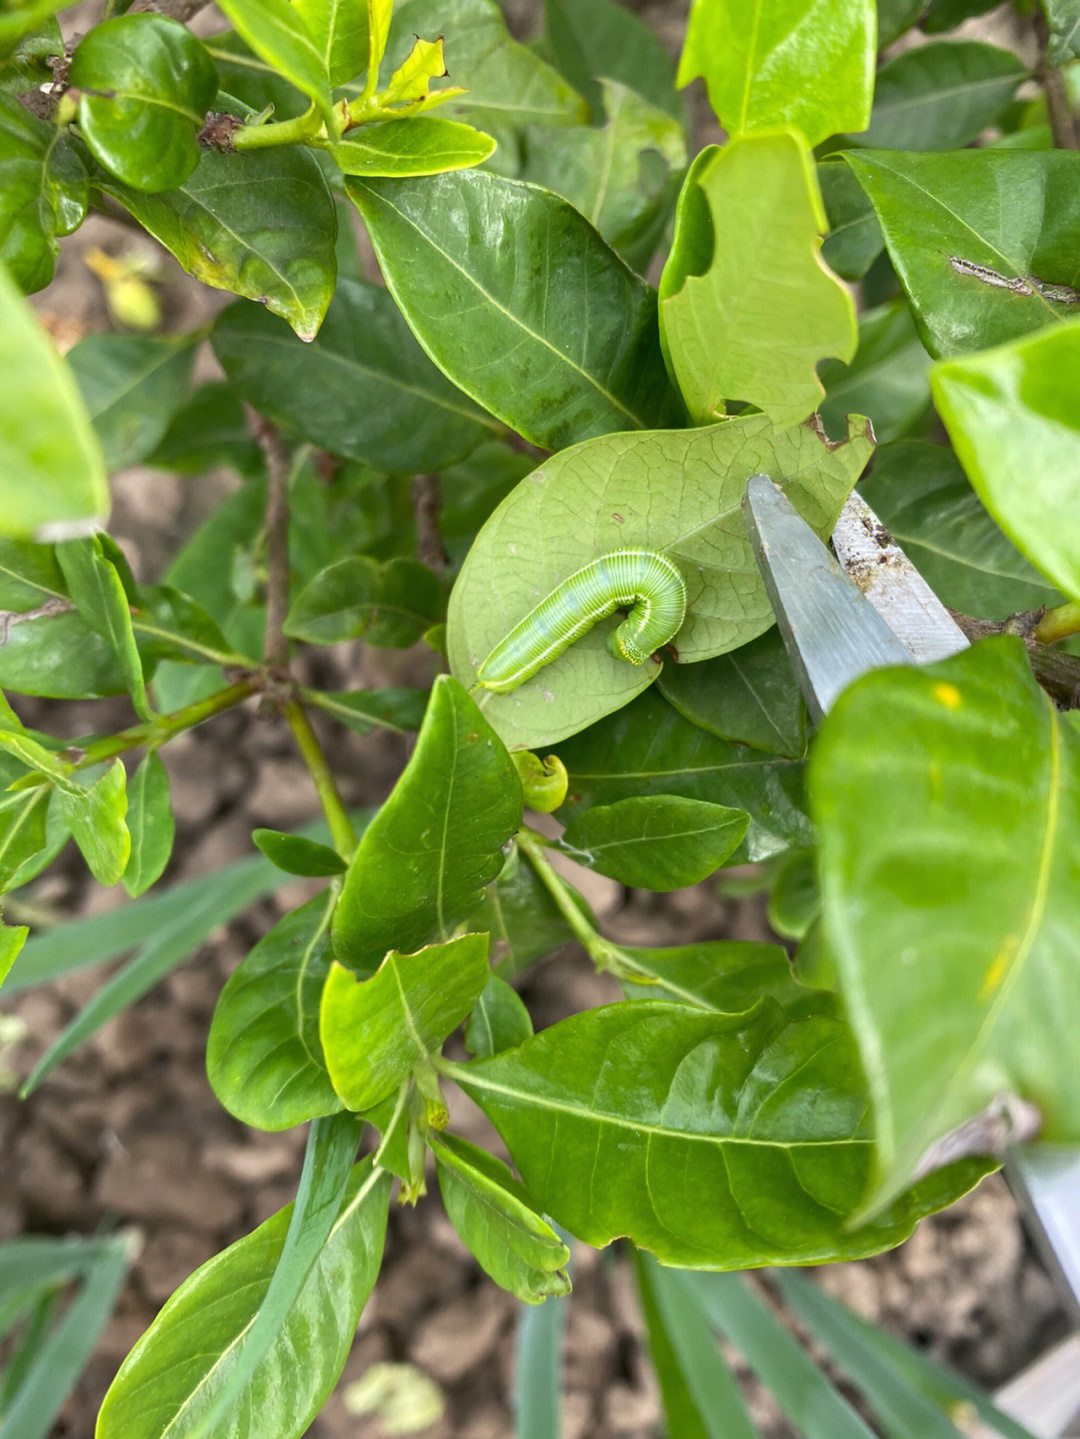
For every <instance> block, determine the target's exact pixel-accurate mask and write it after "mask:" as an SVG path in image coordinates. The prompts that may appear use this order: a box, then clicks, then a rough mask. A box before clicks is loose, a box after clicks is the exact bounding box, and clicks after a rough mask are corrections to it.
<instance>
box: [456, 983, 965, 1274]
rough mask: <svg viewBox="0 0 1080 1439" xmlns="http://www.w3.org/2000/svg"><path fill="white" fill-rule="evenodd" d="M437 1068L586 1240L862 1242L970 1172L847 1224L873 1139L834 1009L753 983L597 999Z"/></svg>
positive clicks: (715, 1244) (909, 1222) (797, 1256)
mask: <svg viewBox="0 0 1080 1439" xmlns="http://www.w3.org/2000/svg"><path fill="white" fill-rule="evenodd" d="M453 1078H454V1080H455V1081H456V1082H457V1083H458V1084H460V1085H461V1087H462V1088H463V1089H464V1090H465V1092H466V1093H467V1094H468V1095H469V1096H470V1098H472V1099H473V1100H475V1102H476V1103H477V1104H479V1105H480V1106H481V1108H483V1110H484V1112H485V1113H486V1114H487V1115H488V1117H489V1118H490V1119H491V1120H492V1122H493V1123H494V1125H495V1127H496V1128H497V1129H498V1130H499V1133H500V1134H501V1135H502V1137H503V1139H504V1140H505V1142H506V1144H507V1147H508V1149H509V1150H510V1153H511V1156H512V1157H513V1160H514V1163H515V1165H516V1166H517V1168H518V1170H519V1172H520V1174H521V1176H522V1179H523V1180H524V1181H525V1185H526V1187H527V1189H528V1190H529V1193H530V1194H531V1195H532V1197H533V1199H534V1201H535V1202H536V1203H538V1204H539V1205H541V1206H542V1207H543V1208H544V1210H545V1211H546V1212H548V1213H550V1214H551V1215H552V1216H553V1217H554V1218H555V1219H556V1220H557V1221H558V1222H559V1223H561V1224H563V1225H564V1226H565V1227H566V1228H568V1229H569V1230H570V1231H571V1233H573V1234H576V1235H577V1236H578V1237H579V1238H580V1239H582V1240H584V1241H585V1242H586V1243H588V1244H593V1245H604V1244H607V1243H610V1241H611V1240H612V1239H614V1238H616V1237H617V1236H619V1235H628V1236H629V1237H630V1238H632V1239H633V1241H634V1242H635V1243H636V1244H638V1245H639V1246H640V1247H642V1248H644V1249H649V1250H651V1251H652V1252H653V1253H655V1254H656V1256H657V1257H658V1258H659V1259H661V1260H662V1261H664V1262H665V1263H668V1264H682V1265H686V1266H688V1267H707V1268H727V1269H742V1268H747V1267H750V1266H753V1265H756V1264H764V1263H776V1262H786V1263H792V1262H802V1263H810V1262H813V1261H814V1260H815V1259H818V1260H822V1259H825V1258H826V1257H827V1258H829V1259H839V1258H841V1257H847V1258H853V1257H855V1256H857V1255H865V1254H871V1253H875V1252H877V1251H879V1250H881V1249H885V1248H889V1247H890V1246H891V1245H893V1244H896V1243H899V1242H900V1240H901V1239H903V1238H905V1237H906V1236H907V1235H908V1234H909V1233H910V1232H911V1230H912V1229H913V1228H914V1226H915V1224H916V1223H917V1222H918V1219H919V1218H921V1217H922V1215H923V1214H924V1213H926V1212H928V1210H930V1209H933V1208H935V1207H938V1206H939V1205H941V1204H943V1203H948V1202H951V1200H952V1199H953V1198H955V1197H956V1195H957V1194H958V1193H960V1192H962V1191H963V1189H965V1188H967V1187H969V1186H970V1184H971V1183H973V1182H974V1181H975V1179H976V1178H977V1177H979V1175H980V1174H981V1172H982V1171H981V1169H980V1168H979V1166H978V1165H976V1164H969V1165H967V1166H956V1167H954V1170H953V1171H952V1172H949V1171H945V1172H943V1173H942V1174H939V1175H935V1176H932V1177H931V1178H930V1179H929V1180H926V1181H924V1182H923V1184H922V1186H921V1187H920V1188H918V1189H916V1190H912V1191H909V1192H908V1193H907V1194H905V1195H904V1196H903V1198H902V1199H900V1200H899V1201H897V1203H896V1204H895V1205H894V1206H893V1208H892V1209H891V1210H890V1211H888V1212H887V1213H886V1214H885V1215H883V1216H881V1217H880V1218H879V1219H878V1220H876V1221H875V1222H874V1223H872V1224H869V1225H866V1226H864V1227H863V1228H861V1229H858V1230H850V1229H848V1228H847V1226H846V1224H845V1218H846V1216H847V1215H849V1214H850V1213H852V1211H853V1210H854V1209H855V1207H856V1205H857V1204H858V1201H859V1198H860V1197H861V1193H862V1189H863V1186H864V1185H865V1182H866V1179H867V1176H868V1174H869V1171H870V1166H871V1162H872V1152H873V1145H872V1143H871V1142H870V1138H869V1135H868V1133H867V1130H866V1127H865V1121H864V1116H865V1110H866V1093H865V1089H864V1087H863V1082H862V1078H861V1074H860V1071H859V1061H858V1055H857V1052H856V1050H855V1045H854V1041H853V1039H852V1037H851V1034H850V1032H849V1031H848V1030H847V1027H846V1026H845V1025H844V1024H843V1023H842V1022H841V1021H839V1020H836V1019H829V1018H825V1017H821V1016H815V1017H812V1018H808V1019H803V1020H797V1021H793V1020H789V1019H787V1018H785V1017H784V1015H783V1013H782V1011H781V1010H780V1009H779V1007H778V1006H777V1005H775V1004H773V1003H772V1002H770V1001H767V1000H766V1001H764V1002H763V1003H762V1004H761V1005H760V1006H759V1007H758V1008H756V1009H754V1010H752V1011H751V1012H750V1013H749V1014H744V1015H734V1016H731V1015H721V1014H710V1013H705V1012H702V1011H700V1010H695V1009H690V1008H688V1007H687V1006H684V1005H670V1004H663V1003H655V1004H645V1003H643V1004H618V1005H609V1006H605V1007H603V1008H601V1009H593V1010H589V1011H586V1012H585V1013H582V1014H577V1015H574V1016H573V1017H572V1018H570V1019H567V1020H563V1021H562V1022H561V1023H559V1024H556V1025H553V1026H552V1027H551V1028H550V1029H547V1030H544V1031H542V1032H541V1033H540V1034H538V1035H536V1036H535V1037H534V1038H533V1039H531V1040H528V1041H527V1042H526V1043H525V1044H523V1045H521V1046H520V1047H519V1048H517V1049H512V1050H508V1051H507V1052H506V1053H505V1054H501V1055H496V1056H495V1057H494V1058H493V1059H485V1060H475V1061H473V1063H472V1064H470V1065H467V1066H464V1065H458V1066H455V1067H454V1070H453ZM823 1094H826V1095H827V1096H828V1099H827V1102H825V1103H822V1095H823ZM587 1175H591V1176H593V1179H592V1181H591V1182H589V1181H586V1182H583V1177H584V1176H587Z"/></svg>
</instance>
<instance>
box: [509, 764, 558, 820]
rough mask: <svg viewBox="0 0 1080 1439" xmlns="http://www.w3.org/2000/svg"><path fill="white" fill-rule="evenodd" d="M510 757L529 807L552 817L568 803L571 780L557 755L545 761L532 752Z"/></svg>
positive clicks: (527, 807)
mask: <svg viewBox="0 0 1080 1439" xmlns="http://www.w3.org/2000/svg"><path fill="white" fill-rule="evenodd" d="M510 758H511V759H512V760H513V761H514V768H515V769H516V770H517V772H518V779H519V780H520V781H521V791H522V794H523V795H524V797H525V808H526V809H534V810H536V811H537V813H538V814H551V813H552V812H553V811H554V810H557V809H558V808H559V807H560V806H561V805H562V804H564V803H565V801H566V787H567V778H566V770H565V769H564V768H563V764H562V761H561V760H560V759H558V758H557V757H556V756H555V755H550V754H549V755H548V756H547V758H546V759H541V758H540V756H539V755H535V754H533V752H532V750H529V749H519V750H514V752H513V753H512V754H511V756H510Z"/></svg>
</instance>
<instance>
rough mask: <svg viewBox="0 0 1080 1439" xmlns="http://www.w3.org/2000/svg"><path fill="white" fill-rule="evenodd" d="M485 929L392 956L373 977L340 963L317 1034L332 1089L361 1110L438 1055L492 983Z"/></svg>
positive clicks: (325, 996) (331, 975)
mask: <svg viewBox="0 0 1080 1439" xmlns="http://www.w3.org/2000/svg"><path fill="white" fill-rule="evenodd" d="M487 954H488V938H487V935H486V934H463V935H459V936H458V938H457V939H451V940H448V941H447V942H446V943H445V944H429V945H426V946H425V947H424V948H423V949H421V950H418V951H417V953H416V954H399V953H398V952H397V950H391V951H390V953H389V954H388V955H387V956H386V958H385V959H384V960H383V962H382V964H380V966H379V968H378V969H377V970H376V971H375V973H374V974H373V975H371V977H370V978H368V979H358V978H357V976H356V975H355V974H354V973H353V972H352V971H351V970H348V969H346V968H345V967H344V965H341V964H335V965H334V966H333V967H332V968H331V970H330V973H329V974H328V976H327V979H326V984H325V986H324V988H323V994H322V1002H321V1004H320V1006H319V1037H320V1039H321V1040H322V1050H323V1055H324V1056H325V1059H326V1067H327V1071H328V1072H329V1075H330V1079H331V1082H332V1083H333V1086H334V1089H335V1090H336V1092H337V1093H338V1094H339V1095H340V1097H341V1099H342V1101H343V1102H344V1104H345V1105H346V1106H347V1107H348V1108H349V1109H353V1110H358V1111H360V1112H362V1111H363V1110H365V1109H371V1108H372V1106H374V1105H376V1104H378V1103H379V1101H380V1100H382V1099H385V1098H386V1097H387V1095H389V1094H392V1093H393V1091H394V1090H395V1089H397V1087H398V1085H399V1084H401V1082H402V1080H404V1079H406V1078H407V1077H408V1074H409V1072H410V1070H412V1069H413V1068H415V1066H416V1065H418V1064H420V1063H421V1062H422V1061H424V1060H426V1059H427V1058H428V1056H429V1055H431V1054H436V1053H438V1051H439V1049H440V1048H441V1047H442V1044H443V1041H444V1040H445V1039H446V1037H447V1035H449V1034H450V1033H451V1032H452V1031H453V1030H455V1029H456V1028H457V1027H458V1025H459V1024H460V1023H461V1022H462V1021H463V1020H464V1019H465V1017H466V1016H467V1015H468V1013H469V1011H470V1010H471V1009H472V1007H473V1005H474V1004H475V1003H476V1001H477V1000H478V999H479V998H480V995H481V993H482V992H483V989H484V986H485V985H486V984H487V980H488V974H489V972H490V971H489V970H488V961H487Z"/></svg>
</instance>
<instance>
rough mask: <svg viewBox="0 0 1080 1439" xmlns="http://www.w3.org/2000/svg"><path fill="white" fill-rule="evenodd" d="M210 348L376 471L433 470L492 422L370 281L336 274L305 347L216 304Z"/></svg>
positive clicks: (248, 386) (270, 320) (266, 320)
mask: <svg viewBox="0 0 1080 1439" xmlns="http://www.w3.org/2000/svg"><path fill="white" fill-rule="evenodd" d="M408 123H409V124H412V123H414V122H413V121H409V122H408ZM212 344H213V347H214V353H215V354H216V355H217V357H218V359H219V360H220V361H221V364H222V366H223V367H224V370H225V373H226V374H227V375H228V376H229V379H230V380H231V381H232V383H233V384H234V385H235V386H236V388H237V389H238V390H239V391H240V393H241V395H243V396H244V398H245V399H247V400H248V401H250V403H251V404H253V405H255V406H256V407H257V408H258V409H259V410H260V411H261V412H262V413H263V414H265V415H268V416H269V417H270V418H271V419H273V420H274V421H275V423H277V424H280V425H282V426H284V427H285V428H286V429H287V430H289V431H290V432H291V433H294V434H297V435H299V436H300V437H301V438H303V439H306V440H310V441H311V442H312V443H313V444H316V445H319V446H320V447H321V448H322V449H325V450H329V451H330V453H331V454H334V455H344V456H346V457H347V458H349V459H354V460H361V461H362V462H363V463H365V464H369V465H372V466H373V467H374V468H375V469H383V470H402V471H405V472H414V471H423V470H428V469H433V468H438V467H441V466H442V465H444V464H450V463H452V462H453V461H455V460H459V459H461V458H463V456H465V455H467V454H468V453H469V451H470V450H471V449H473V448H475V446H476V445H478V444H479V443H480V441H481V440H482V439H485V438H486V437H488V436H489V435H490V434H491V433H492V432H493V431H496V430H498V429H499V428H500V427H499V426H498V425H497V424H496V422H495V421H494V420H492V419H491V417H490V416H488V415H486V414H485V413H484V412H483V411H482V410H479V409H477V407H476V406H475V405H474V404H473V402H472V401H471V400H470V399H469V398H468V397H467V396H466V395H464V394H462V392H461V391H460V390H459V389H458V388H457V387H456V386H455V385H452V384H451V383H450V382H449V380H447V379H446V378H445V376H444V375H442V374H441V373H440V372H439V371H438V370H437V369H436V367H435V366H434V365H433V364H432V363H431V361H430V360H429V359H428V358H427V356H426V355H425V354H424V352H423V351H422V350H421V349H420V346H419V345H418V344H417V343H416V340H415V338H414V337H413V335H412V332H411V331H410V330H409V327H408V326H407V325H406V323H405V321H404V320H403V319H402V317H401V313H400V311H399V310H398V308H397V306H396V305H395V304H394V302H393V300H392V299H391V298H390V296H389V295H388V294H387V292H386V291H385V290H383V289H381V288H380V287H379V286H376V285H368V284H364V283H361V282H359V281H356V280H342V281H341V282H340V283H339V285H338V288H337V291H336V292H335V294H334V298H333V300H332V301H331V303H330V308H329V309H328V310H327V312H326V319H325V320H324V321H323V324H322V327H321V329H320V331H319V334H318V337H317V338H316V339H315V340H314V342H313V343H312V344H311V345H305V346H303V347H301V346H300V345H298V344H297V342H296V338H295V336H293V335H292V334H290V332H289V330H288V329H287V328H286V326H285V325H283V324H282V323H281V321H280V320H278V319H276V318H275V317H274V316H273V315H268V314H267V313H266V312H265V311H264V310H262V309H260V308H258V307H256V306H255V305H232V306H230V307H229V309H227V310H225V311H224V313H223V314H222V315H220V316H219V317H218V320H217V322H216V323H215V325H214V331H213V335H212Z"/></svg>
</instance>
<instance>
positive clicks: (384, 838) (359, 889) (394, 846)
mask: <svg viewBox="0 0 1080 1439" xmlns="http://www.w3.org/2000/svg"><path fill="white" fill-rule="evenodd" d="M521 815H522V798H521V784H520V782H519V780H518V777H517V773H516V771H515V769H514V767H513V765H512V764H511V762H510V756H509V755H508V754H507V753H506V751H505V749H504V748H503V746H502V744H501V743H500V741H499V739H498V736H497V735H496V734H495V733H494V731H493V730H492V729H491V727H490V726H489V725H488V724H487V722H486V721H485V719H484V718H483V716H482V715H481V714H480V712H479V711H478V710H477V708H476V706H475V705H474V704H473V702H472V700H471V699H470V698H469V696H468V695H467V694H466V693H465V691H464V690H463V689H462V688H461V686H460V685H459V684H458V683H457V682H456V681H455V680H452V679H450V678H449V676H447V675H441V676H440V677H439V678H438V679H437V680H436V681H435V685H434V687H433V689H432V691H431V700H430V702H429V705H428V711H427V714H426V715H425V717H424V723H423V727H422V728H421V730H420V737H419V739H418V740H417V744H416V749H415V750H414V751H413V755H412V758H411V759H410V761H409V763H408V765H407V766H406V768H405V771H404V773H403V774H402V775H401V778H400V779H399V780H398V782H397V784H396V785H395V787H394V791H393V793H392V794H391V796H390V798H389V799H388V800H387V801H386V803H385V804H384V805H383V807H382V809H381V810H380V811H379V813H378V815H377V816H376V817H375V819H374V820H373V821H372V823H371V824H370V825H369V826H368V828H367V830H366V831H365V832H364V836H363V838H362V839H361V841H360V846H359V848H358V849H357V851H356V854H355V856H354V858H353V861H352V863H351V864H350V866H349V872H348V874H347V875H346V877H345V887H344V889H343V891H342V895H341V901H340V903H339V904H338V907H337V910H336V911H335V914H334V928H333V937H334V950H335V953H336V954H337V957H338V958H339V959H340V960H341V961H342V963H344V964H346V965H348V967H349V968H350V969H354V970H357V971H358V972H360V973H361V974H365V973H367V974H370V973H371V972H372V971H373V970H374V969H375V968H376V967H377V966H378V965H379V964H380V963H381V962H382V959H383V957H384V955H385V954H386V953H387V951H388V950H390V949H399V950H404V951H407V950H408V949H409V948H410V946H418V945H421V944H423V943H424V942H425V941H426V940H428V939H429V938H431V937H432V936H433V935H435V936H437V937H439V938H441V939H447V938H449V936H450V933H451V931H452V930H453V928H454V926H455V925H456V924H457V923H458V922H459V921H460V920H462V919H464V918H465V916H466V915H467V914H469V913H470V911H472V910H473V909H474V908H475V907H476V905H477V904H478V903H479V901H480V898H481V892H482V890H483V888H484V886H485V885H487V884H489V883H490V882H491V881H492V880H493V879H494V878H495V876H496V875H497V874H498V873H499V871H500V870H501V869H502V867H503V860H504V854H503V846H504V845H505V844H506V843H507V841H508V840H509V839H510V837H511V836H512V835H513V834H514V833H515V832H516V831H517V829H518V827H519V825H520V824H521ZM481 988H483V986H481Z"/></svg>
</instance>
